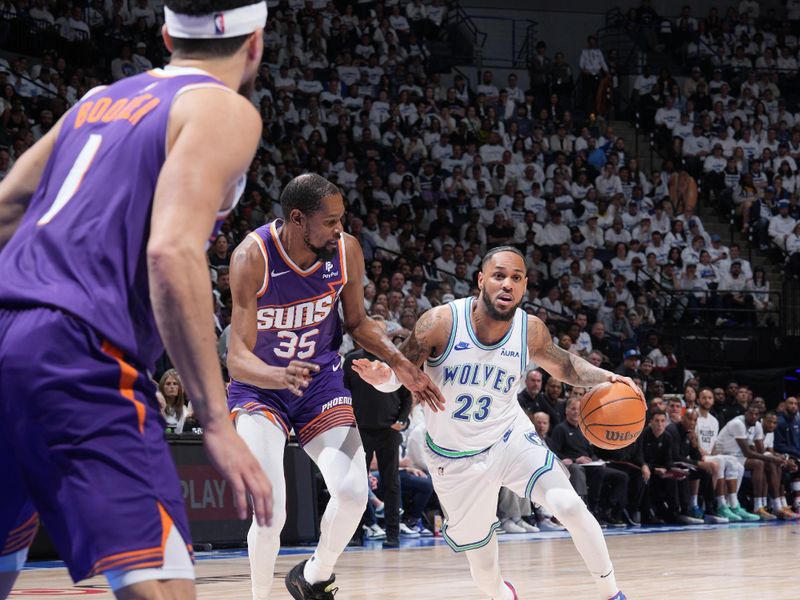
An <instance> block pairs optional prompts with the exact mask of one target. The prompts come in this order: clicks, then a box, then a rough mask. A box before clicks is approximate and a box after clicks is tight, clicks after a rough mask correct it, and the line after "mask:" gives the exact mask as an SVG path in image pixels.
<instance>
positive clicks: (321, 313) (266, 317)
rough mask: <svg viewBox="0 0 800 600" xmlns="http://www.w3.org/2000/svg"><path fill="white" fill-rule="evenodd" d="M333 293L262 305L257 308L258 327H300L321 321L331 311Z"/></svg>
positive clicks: (262, 328) (260, 328) (265, 328)
mask: <svg viewBox="0 0 800 600" xmlns="http://www.w3.org/2000/svg"><path fill="white" fill-rule="evenodd" d="M335 299H336V296H335V295H334V294H328V295H327V296H323V297H322V298H317V299H314V300H306V301H303V302H299V303H297V304H291V305H289V306H264V307H261V308H259V309H258V313H257V318H258V329H259V330H261V331H263V330H268V329H300V328H302V327H308V326H310V325H317V324H318V323H322V321H324V320H325V319H326V318H327V317H328V315H329V314H330V313H331V308H332V307H333V301H334V300H335Z"/></svg>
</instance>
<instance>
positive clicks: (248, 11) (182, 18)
mask: <svg viewBox="0 0 800 600" xmlns="http://www.w3.org/2000/svg"><path fill="white" fill-rule="evenodd" d="M164 23H165V24H166V25H167V32H169V35H170V36H171V37H174V38H179V39H187V38H188V39H204V40H208V39H217V38H231V37H237V36H240V35H249V34H251V33H253V32H254V31H255V30H256V29H258V28H259V27H264V26H265V25H266V23H267V3H266V1H262V2H258V3H257V4H250V5H248V6H241V7H239V8H232V9H231V10H224V11H219V12H215V13H209V14H206V15H184V14H179V13H176V12H173V11H171V10H170V9H169V8H168V7H166V6H165V7H164Z"/></svg>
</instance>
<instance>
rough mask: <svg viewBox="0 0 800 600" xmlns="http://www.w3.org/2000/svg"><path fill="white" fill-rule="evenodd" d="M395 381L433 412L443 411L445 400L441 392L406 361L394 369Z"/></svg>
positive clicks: (424, 374)
mask: <svg viewBox="0 0 800 600" xmlns="http://www.w3.org/2000/svg"><path fill="white" fill-rule="evenodd" d="M394 373H395V375H396V376H397V379H398V380H399V381H400V383H402V384H403V385H404V386H406V387H407V388H408V389H409V391H411V392H412V393H413V394H414V398H415V399H416V400H417V401H418V402H421V403H423V404H425V405H427V406H428V408H430V409H431V410H432V411H433V412H439V411H440V410H444V405H445V400H444V396H442V392H440V391H439V388H438V387H436V384H435V383H433V381H431V378H430V377H428V374H427V373H424V372H423V371H421V370H420V368H419V367H417V366H416V365H415V364H414V363H412V362H410V361H408V360H406V361H403V362H401V363H400V364H398V365H397V366H396V367H395V368H394Z"/></svg>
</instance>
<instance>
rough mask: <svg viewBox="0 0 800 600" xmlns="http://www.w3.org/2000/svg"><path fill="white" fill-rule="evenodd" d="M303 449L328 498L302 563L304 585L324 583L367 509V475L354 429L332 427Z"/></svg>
mask: <svg viewBox="0 0 800 600" xmlns="http://www.w3.org/2000/svg"><path fill="white" fill-rule="evenodd" d="M304 450H305V451H306V453H307V454H308V455H309V456H310V457H311V459H312V460H313V461H314V462H315V463H316V464H317V467H319V470H320V473H322V477H323V478H324V479H325V485H326V486H327V488H328V492H330V495H331V499H330V500H329V501H328V506H327V507H326V508H325V513H324V514H323V515H322V522H321V523H320V536H319V544H318V545H317V548H316V550H314V556H313V557H312V559H311V560H309V561H308V562H307V563H306V566H305V569H304V570H303V577H305V579H306V581H307V582H308V583H311V584H313V583H317V582H320V581H327V580H328V579H330V578H331V575H333V567H334V566H335V565H336V561H337V559H338V558H339V555H340V554H341V553H342V552H343V551H344V549H345V548H346V547H347V544H348V543H349V542H350V539H351V538H352V537H353V533H354V532H355V530H356V528H357V527H358V524H359V522H360V521H361V515H362V514H363V513H364V509H365V508H366V506H367V497H368V495H369V494H368V481H369V479H368V475H367V463H366V457H365V455H364V448H363V447H362V445H361V436H360V435H359V433H358V429H356V428H355V427H334V428H333V429H329V430H328V431H325V432H323V433H321V434H319V435H318V436H317V437H315V438H314V439H312V440H311V441H310V442H308V443H307V444H306V445H305V447H304Z"/></svg>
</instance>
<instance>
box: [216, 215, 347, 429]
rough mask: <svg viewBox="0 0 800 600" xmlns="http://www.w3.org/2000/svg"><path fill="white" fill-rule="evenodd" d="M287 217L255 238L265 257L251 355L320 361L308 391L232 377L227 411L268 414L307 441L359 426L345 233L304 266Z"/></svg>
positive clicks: (277, 362)
mask: <svg viewBox="0 0 800 600" xmlns="http://www.w3.org/2000/svg"><path fill="white" fill-rule="evenodd" d="M282 225H283V222H282V221H281V220H276V221H273V222H272V223H268V224H267V225H264V226H263V227H259V228H258V229H256V230H255V231H254V232H253V233H251V234H250V235H251V236H252V237H253V238H254V239H255V240H257V241H258V243H259V248H260V249H261V253H262V255H263V256H264V261H265V262H266V269H265V271H264V280H263V282H262V284H261V289H260V290H259V291H258V304H257V323H258V334H257V336H256V345H255V348H254V349H253V352H254V353H255V355H256V356H258V357H259V358H260V359H261V360H263V361H264V362H265V363H267V364H270V365H274V366H278V367H285V366H287V365H288V364H289V362H290V361H292V360H294V359H298V360H303V361H307V362H313V363H316V364H318V365H319V372H318V373H315V374H314V375H313V377H312V378H311V383H310V384H309V386H308V388H306V389H305V390H304V391H303V395H302V396H295V395H294V394H293V393H291V392H290V391H289V390H285V389H284V390H262V389H260V388H257V387H255V386H252V385H248V384H245V383H240V382H238V381H232V382H231V385H230V388H229V390H228V408H229V409H230V410H231V411H232V412H233V413H239V412H249V413H253V412H255V413H263V414H264V415H265V416H266V417H267V418H268V419H270V420H271V421H272V422H273V423H275V424H276V425H277V426H278V427H280V428H281V429H282V430H283V432H284V433H286V434H287V435H288V433H289V431H290V430H291V429H294V431H295V433H296V434H297V439H298V440H299V442H300V444H301V445H305V444H307V443H308V442H310V441H311V440H312V439H314V438H315V437H316V436H318V435H320V434H322V433H324V432H326V431H328V430H329V429H332V428H334V427H355V426H356V420H355V415H354V414H353V400H352V398H351V396H350V390H348V389H347V388H346V387H345V385H344V377H343V373H342V359H341V357H340V356H339V346H340V345H341V343H342V323H341V320H340V319H339V304H338V299H339V294H340V293H341V291H342V288H343V287H344V285H345V284H346V283H347V259H346V256H345V249H344V238H341V239H340V240H339V252H338V253H337V254H336V256H334V257H332V258H331V259H330V260H328V261H318V262H315V263H314V264H313V265H311V266H310V267H309V268H308V269H305V270H304V269H301V268H300V267H298V266H297V265H296V264H295V263H294V262H293V261H292V259H291V258H289V255H288V254H287V253H286V250H284V248H283V246H282V245H281V241H280V238H279V237H278V232H279V229H280V227H281V226H282Z"/></svg>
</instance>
